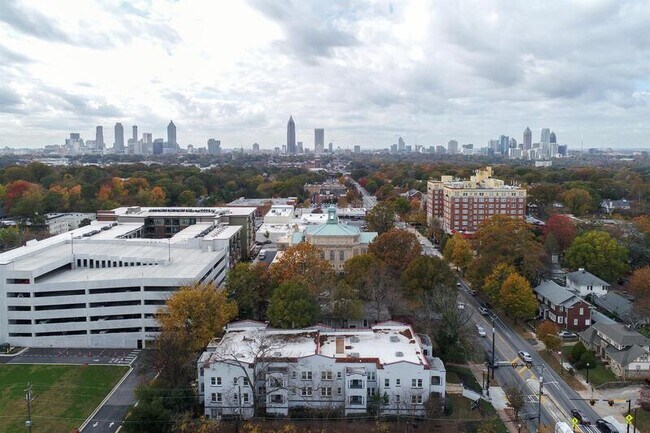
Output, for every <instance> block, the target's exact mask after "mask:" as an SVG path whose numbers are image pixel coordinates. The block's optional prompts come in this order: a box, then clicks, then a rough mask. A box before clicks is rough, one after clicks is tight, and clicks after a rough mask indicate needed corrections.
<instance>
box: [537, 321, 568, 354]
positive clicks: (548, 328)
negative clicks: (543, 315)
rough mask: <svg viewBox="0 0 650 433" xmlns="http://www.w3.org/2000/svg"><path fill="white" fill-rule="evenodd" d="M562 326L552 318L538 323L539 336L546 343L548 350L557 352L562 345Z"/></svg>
mask: <svg viewBox="0 0 650 433" xmlns="http://www.w3.org/2000/svg"><path fill="white" fill-rule="evenodd" d="M559 332H560V327H559V326H558V325H557V324H556V323H554V322H551V321H550V320H544V321H543V322H542V323H540V324H539V325H537V330H536V333H537V337H538V338H539V339H540V340H541V341H542V343H544V345H545V346H546V350H547V351H549V352H557V351H558V350H560V348H561V347H562V338H561V337H560V336H559V335H558V333H559Z"/></svg>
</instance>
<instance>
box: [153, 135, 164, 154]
mask: <svg viewBox="0 0 650 433" xmlns="http://www.w3.org/2000/svg"><path fill="white" fill-rule="evenodd" d="M164 145H165V140H163V139H162V138H156V139H155V140H154V141H153V154H154V155H162V153H163V147H164Z"/></svg>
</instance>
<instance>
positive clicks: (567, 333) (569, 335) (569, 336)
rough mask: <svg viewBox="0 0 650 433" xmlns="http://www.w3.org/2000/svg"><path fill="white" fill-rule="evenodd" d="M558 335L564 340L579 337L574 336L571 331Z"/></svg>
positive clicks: (561, 332)
mask: <svg viewBox="0 0 650 433" xmlns="http://www.w3.org/2000/svg"><path fill="white" fill-rule="evenodd" d="M557 335H559V336H560V337H562V338H576V337H577V335H576V334H574V333H573V332H569V331H560V332H558V334H557Z"/></svg>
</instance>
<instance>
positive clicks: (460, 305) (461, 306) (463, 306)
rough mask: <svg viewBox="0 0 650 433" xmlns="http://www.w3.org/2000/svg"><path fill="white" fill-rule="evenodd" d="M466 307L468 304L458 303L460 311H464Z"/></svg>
mask: <svg viewBox="0 0 650 433" xmlns="http://www.w3.org/2000/svg"><path fill="white" fill-rule="evenodd" d="M466 305H467V304H465V303H464V302H459V303H458V309H459V310H464V309H465V306H466Z"/></svg>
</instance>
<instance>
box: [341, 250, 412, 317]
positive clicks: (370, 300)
mask: <svg viewBox="0 0 650 433" xmlns="http://www.w3.org/2000/svg"><path fill="white" fill-rule="evenodd" d="M343 278H344V280H345V282H346V283H347V284H348V285H349V286H350V287H351V288H352V289H354V290H355V291H356V292H357V293H358V295H359V298H360V299H361V300H363V301H365V302H366V303H367V304H368V306H369V307H370V308H369V312H370V314H371V315H372V316H371V317H370V318H371V319H373V320H377V321H378V320H384V319H386V317H384V316H383V314H384V313H385V312H386V311H388V310H389V308H390V309H392V310H393V311H395V309H396V307H397V306H398V305H399V304H400V302H401V300H402V298H401V294H400V284H399V280H398V279H397V278H396V277H395V275H394V273H393V272H392V271H391V270H390V269H388V266H386V264H384V263H383V262H382V261H381V260H379V259H378V258H377V257H375V256H374V255H372V254H360V255H358V256H356V257H353V258H351V259H349V260H348V261H346V262H345V273H344V276H343Z"/></svg>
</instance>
